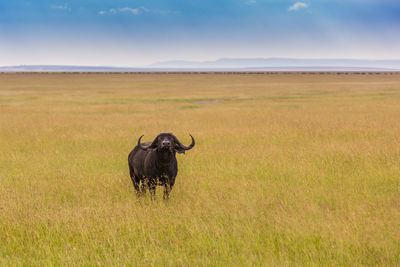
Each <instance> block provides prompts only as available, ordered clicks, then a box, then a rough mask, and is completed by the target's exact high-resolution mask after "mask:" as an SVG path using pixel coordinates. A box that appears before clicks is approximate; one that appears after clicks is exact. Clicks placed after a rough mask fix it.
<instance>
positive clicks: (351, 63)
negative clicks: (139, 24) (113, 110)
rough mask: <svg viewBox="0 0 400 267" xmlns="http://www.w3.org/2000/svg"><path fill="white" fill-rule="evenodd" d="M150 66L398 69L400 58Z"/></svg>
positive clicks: (246, 60) (174, 62) (224, 61)
mask: <svg viewBox="0 0 400 267" xmlns="http://www.w3.org/2000/svg"><path fill="white" fill-rule="evenodd" d="M150 67H152V68H234V69H235V68H239V69H249V68H250V69H255V68H257V69H274V68H277V69H279V68H283V69H298V68H300V69H302V68H310V69H313V70H320V69H325V68H328V69H332V70H346V69H348V68H350V69H353V70H362V69H391V70H400V60H363V59H295V58H221V59H218V60H216V61H204V62H194V61H179V60H172V61H165V62H158V63H154V64H152V65H150Z"/></svg>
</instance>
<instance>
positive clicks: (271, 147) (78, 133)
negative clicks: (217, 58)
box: [0, 74, 400, 266]
mask: <svg viewBox="0 0 400 267" xmlns="http://www.w3.org/2000/svg"><path fill="white" fill-rule="evenodd" d="M164 131H171V132H174V133H175V134H176V135H177V136H178V138H180V139H181V141H182V142H183V143H185V144H187V143H189V142H190V138H189V135H188V134H189V133H191V134H192V135H193V136H194V137H195V138H196V143H197V144H196V146H195V148H194V149H193V150H191V151H189V152H188V153H187V154H186V155H184V156H182V155H179V156H178V161H179V168H180V170H179V173H178V177H177V181H176V184H175V187H174V188H173V190H172V192H171V196H170V201H169V202H168V203H165V202H164V201H163V200H162V196H161V195H162V190H160V188H158V191H157V193H158V194H157V195H158V196H157V200H156V201H154V202H151V201H150V200H149V199H148V198H145V199H142V200H138V199H137V198H136V196H135V194H134V190H133V186H132V184H131V181H130V178H129V172H128V165H127V156H128V153H129V152H130V150H131V149H132V148H133V146H134V145H135V143H136V141H137V138H138V137H139V136H140V135H141V134H145V137H144V138H143V140H145V141H146V140H152V138H154V136H155V135H156V134H158V133H159V132H164ZM0 216H1V217H0V218H1V220H0V244H1V245H0V265H26V266H29V265H84V266H88V265H112V266H122V265H135V266H142V265H153V266H160V265H169V266H179V265H182V266H193V265H200V266H205V265H207V266H225V265H228V266H240V265H242V266H249V265H324V266H325V265H349V266H354V265H384V266H399V265H400V75H398V74H397V75H384V74H380V75H340V76H337V75H300V74H290V75H283V74H278V75H214V74H207V75H175V74H171V75H157V74H151V75H150V74H149V75H138V74H136V75H132V74H131V75H129V74H124V75H123V74H113V75H111V74H110V75H101V74H79V75H78V74H41V75H38V74H37V75H32V74H1V75H0Z"/></svg>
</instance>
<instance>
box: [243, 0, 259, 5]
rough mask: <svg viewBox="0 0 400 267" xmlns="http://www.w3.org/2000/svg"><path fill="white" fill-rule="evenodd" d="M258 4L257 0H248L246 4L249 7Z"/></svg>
mask: <svg viewBox="0 0 400 267" xmlns="http://www.w3.org/2000/svg"><path fill="white" fill-rule="evenodd" d="M256 3H257V1H256V0H247V1H246V2H245V4H247V5H254V4H256Z"/></svg>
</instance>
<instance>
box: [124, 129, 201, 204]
mask: <svg viewBox="0 0 400 267" xmlns="http://www.w3.org/2000/svg"><path fill="white" fill-rule="evenodd" d="M142 137H143V135H142V136H141V137H140V138H139V140H138V143H137V146H136V147H135V148H134V149H133V150H132V151H131V153H129V156H128V165H129V171H130V176H131V179H132V183H133V186H134V188H135V191H136V193H137V194H138V195H141V194H144V193H146V188H149V191H150V196H151V199H153V198H155V193H156V185H161V186H164V199H168V197H169V192H170V191H171V190H172V187H173V186H174V183H175V178H176V175H177V174H178V163H177V161H176V157H175V154H176V152H178V153H179V154H182V153H183V154H184V153H185V150H189V149H192V148H193V147H194V144H195V142H194V138H193V136H192V135H190V137H191V138H192V143H191V144H190V145H189V146H184V145H183V144H182V143H181V142H179V140H178V138H176V137H175V135H173V134H172V133H160V134H159V135H158V136H157V137H156V138H155V139H154V141H153V142H152V143H150V142H147V143H141V142H140V140H141V139H142ZM140 183H141V188H140V189H139V185H140Z"/></svg>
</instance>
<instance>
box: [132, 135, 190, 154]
mask: <svg viewBox="0 0 400 267" xmlns="http://www.w3.org/2000/svg"><path fill="white" fill-rule="evenodd" d="M142 137H143V135H142V136H141V137H140V138H139V140H138V147H140V148H141V149H143V150H144V151H147V150H148V149H152V150H156V151H159V152H162V151H170V152H175V151H176V152H178V153H180V154H182V153H183V154H184V153H185V150H189V149H192V148H193V147H194V144H195V142H194V138H193V136H192V135H190V137H191V138H192V143H191V144H190V145H189V146H185V145H183V144H182V143H181V142H180V141H179V140H178V138H176V136H175V135H173V134H172V133H160V134H159V135H157V137H156V138H155V139H154V140H153V142H152V143H149V144H142V143H141V142H140V140H141V139H142Z"/></svg>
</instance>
